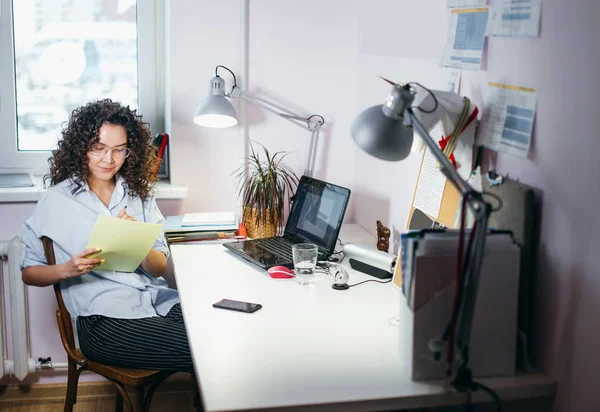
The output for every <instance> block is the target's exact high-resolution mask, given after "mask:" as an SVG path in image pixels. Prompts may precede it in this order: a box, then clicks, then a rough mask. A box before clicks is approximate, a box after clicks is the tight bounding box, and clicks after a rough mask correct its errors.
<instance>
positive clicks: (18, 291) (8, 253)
mask: <svg viewBox="0 0 600 412" xmlns="http://www.w3.org/2000/svg"><path fill="white" fill-rule="evenodd" d="M22 250H23V245H22V244H21V242H20V241H19V237H14V238H13V239H12V240H9V241H4V242H2V241H0V257H2V260H4V259H7V262H6V263H7V265H6V266H7V270H6V271H4V268H3V266H4V265H3V264H2V265H0V297H2V298H3V300H4V298H7V297H8V299H9V301H10V326H11V327H10V331H11V336H12V360H11V359H8V356H7V352H8V351H7V344H8V339H7V333H6V312H5V308H4V302H2V304H0V322H1V323H2V325H0V326H1V328H0V354H1V356H2V359H1V362H0V377H2V376H4V375H14V376H16V377H17V378H18V379H19V380H23V379H24V378H25V377H26V376H27V375H28V374H30V373H33V372H35V371H36V362H35V361H34V360H33V359H31V356H30V354H29V352H30V344H29V324H28V323H29V320H28V319H29V317H28V316H27V291H26V286H25V284H24V283H23V281H22V279H21V266H20V265H21V251H22ZM2 263H3V262H2ZM4 275H6V276H7V277H8V284H9V293H8V294H5V292H4V290H3V289H4Z"/></svg>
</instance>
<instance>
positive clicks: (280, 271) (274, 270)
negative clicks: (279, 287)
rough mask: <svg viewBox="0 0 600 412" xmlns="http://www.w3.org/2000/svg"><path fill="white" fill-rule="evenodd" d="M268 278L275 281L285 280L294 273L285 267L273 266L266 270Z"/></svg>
mask: <svg viewBox="0 0 600 412" xmlns="http://www.w3.org/2000/svg"><path fill="white" fill-rule="evenodd" d="M267 272H269V276H271V277H272V278H276V279H287V278H293V277H294V271H293V270H292V269H289V268H286V267H285V266H273V267H270V268H269V269H267Z"/></svg>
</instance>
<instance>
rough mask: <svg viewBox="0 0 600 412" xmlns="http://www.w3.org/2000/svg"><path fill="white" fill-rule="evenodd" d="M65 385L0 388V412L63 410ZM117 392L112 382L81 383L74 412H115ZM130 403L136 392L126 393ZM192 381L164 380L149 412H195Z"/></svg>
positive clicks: (52, 411) (57, 411) (54, 411)
mask: <svg viewBox="0 0 600 412" xmlns="http://www.w3.org/2000/svg"><path fill="white" fill-rule="evenodd" d="M65 392H66V385H65V384H45V385H44V384H33V385H23V386H17V385H13V386H3V387H0V411H2V412H62V411H63V409H64V400H65ZM116 392H117V391H116V389H115V388H114V386H112V384H111V383H109V382H106V381H101V382H81V383H80V384H79V386H78V391H77V403H76V404H75V407H74V408H73V411H75V412H88V411H94V412H96V411H98V412H112V411H114V410H115V399H116V396H115V395H116ZM129 396H130V398H131V401H132V402H135V397H136V395H135V393H132V392H129ZM195 410H196V409H195V408H194V406H193V392H192V382H191V381H190V380H189V379H186V380H177V379H171V378H169V379H167V380H166V381H165V382H163V383H162V384H161V385H160V386H159V387H158V389H157V391H156V393H155V394H154V396H153V397H152V404H151V407H150V411H152V412H163V411H165V412H166V411H169V412H171V411H173V412H179V411H181V412H187V411H195Z"/></svg>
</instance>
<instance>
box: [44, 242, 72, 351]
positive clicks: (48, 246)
mask: <svg viewBox="0 0 600 412" xmlns="http://www.w3.org/2000/svg"><path fill="white" fill-rule="evenodd" d="M42 243H43V245H44V252H45V254H46V263H47V264H48V265H55V264H56V258H55V257H54V243H53V242H52V239H50V238H48V237H46V236H42ZM54 294H55V295H56V302H57V303H58V310H59V312H60V315H59V329H60V334H61V337H62V340H63V344H65V346H67V345H68V347H69V349H71V350H75V335H74V333H73V324H72V323H71V315H70V314H69V311H68V310H67V307H66V306H65V302H64V300H63V297H62V292H61V291H60V283H59V282H57V283H55V284H54ZM65 349H67V348H66V347H65Z"/></svg>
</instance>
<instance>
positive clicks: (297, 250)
mask: <svg viewBox="0 0 600 412" xmlns="http://www.w3.org/2000/svg"><path fill="white" fill-rule="evenodd" d="M317 255H318V248H317V245H314V244H312V243H298V244H296V245H292V256H293V258H294V271H295V272H296V281H297V282H298V284H299V285H311V284H312V283H313V282H314V280H315V267H316V266H317Z"/></svg>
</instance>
